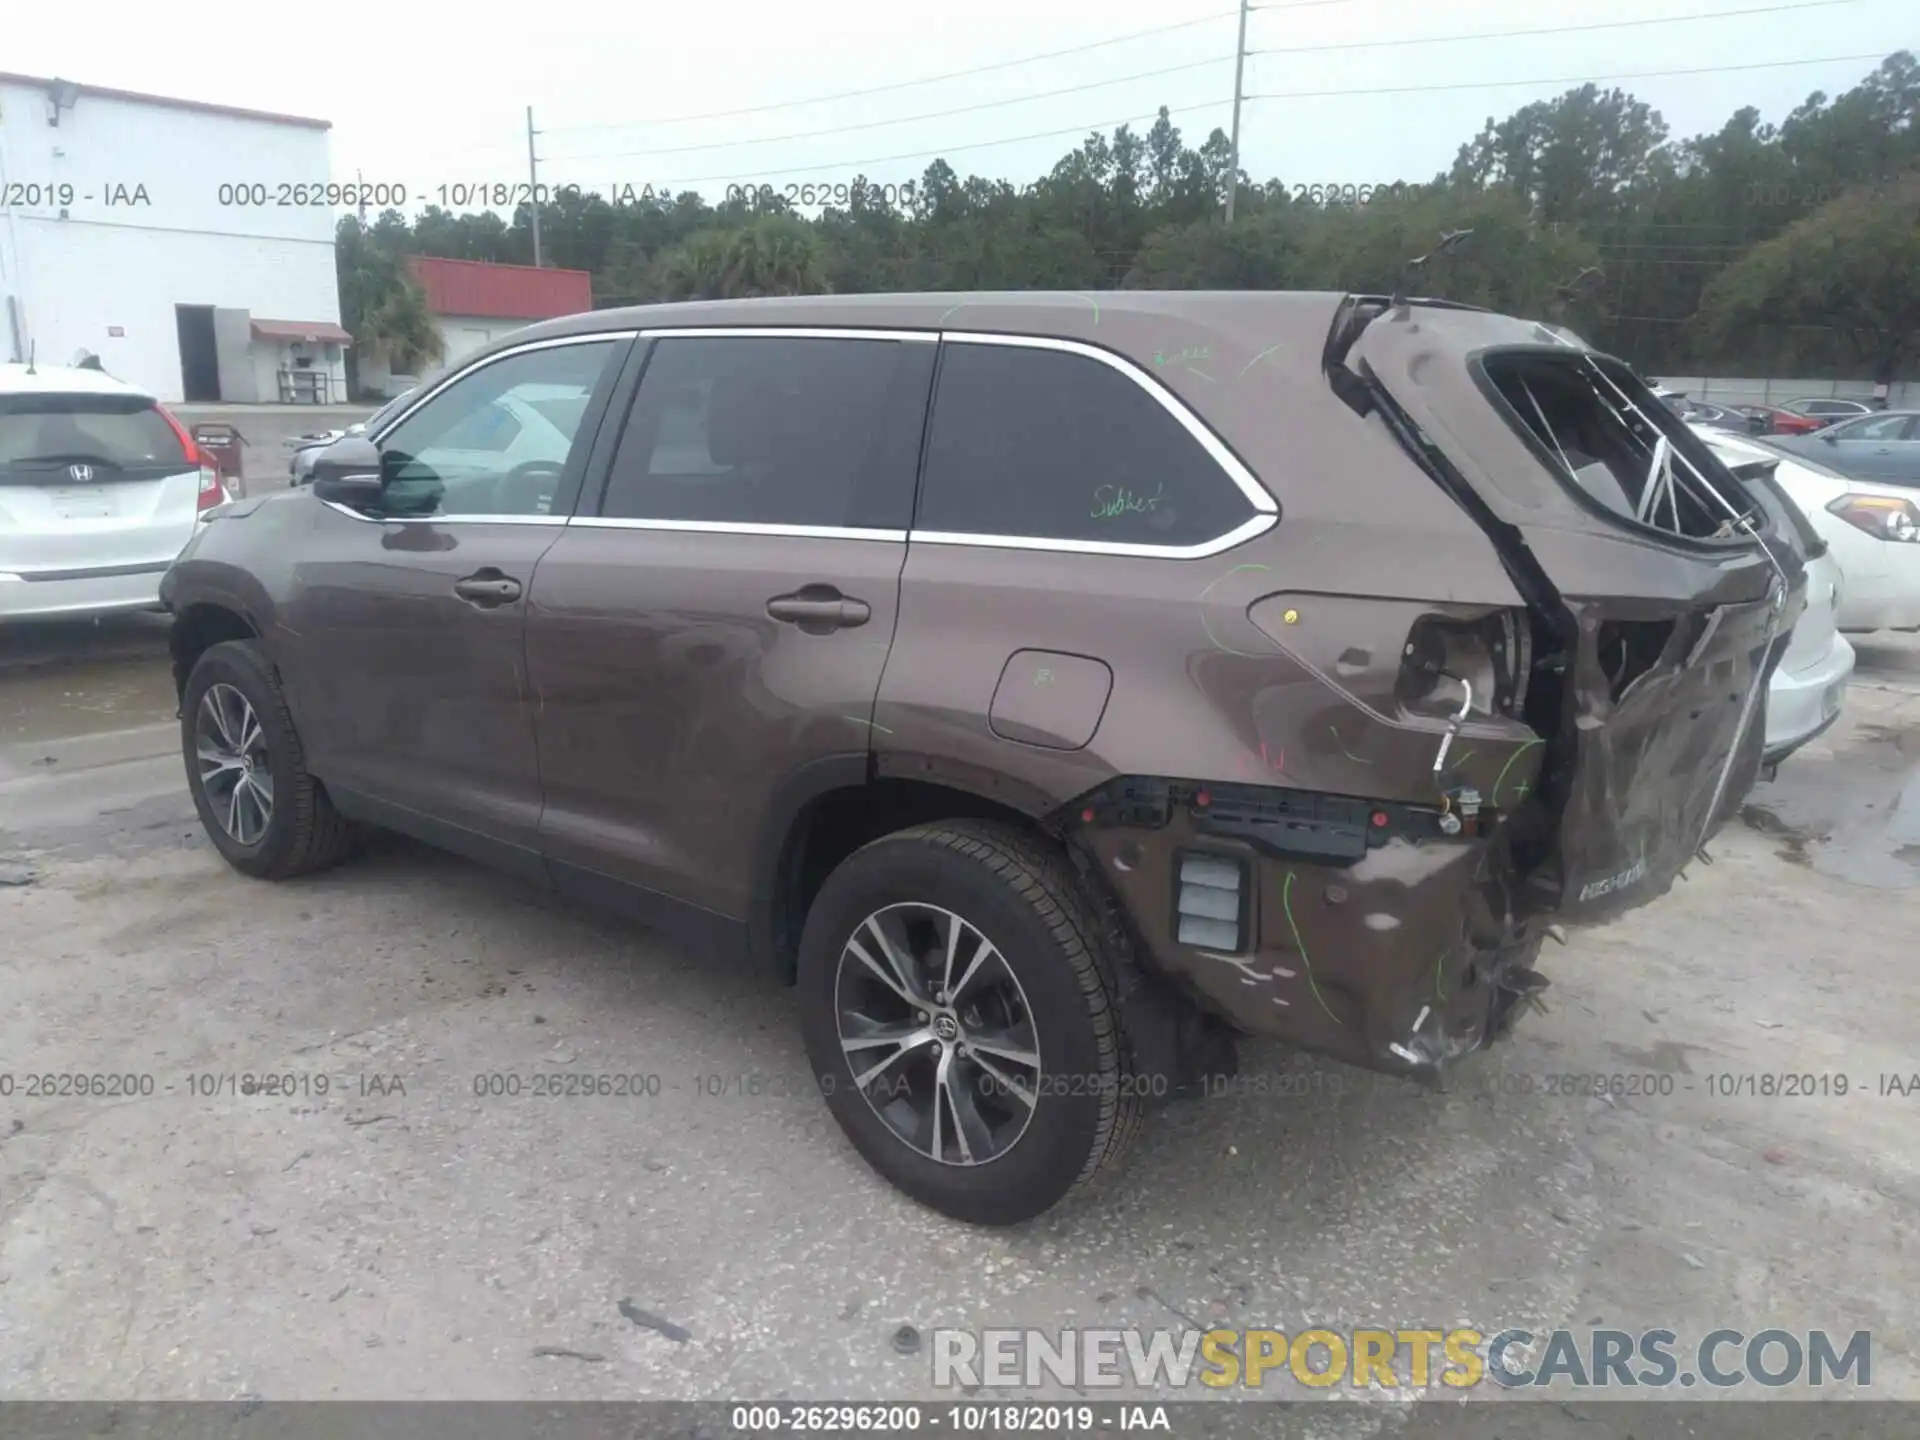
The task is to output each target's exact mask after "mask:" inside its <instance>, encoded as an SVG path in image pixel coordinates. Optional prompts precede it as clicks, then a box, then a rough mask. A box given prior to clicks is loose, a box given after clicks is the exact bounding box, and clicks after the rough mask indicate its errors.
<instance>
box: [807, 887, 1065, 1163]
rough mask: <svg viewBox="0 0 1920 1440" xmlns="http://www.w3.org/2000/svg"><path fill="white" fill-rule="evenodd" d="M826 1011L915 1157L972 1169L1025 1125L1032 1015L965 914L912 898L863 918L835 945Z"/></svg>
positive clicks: (1035, 1071)
mask: <svg viewBox="0 0 1920 1440" xmlns="http://www.w3.org/2000/svg"><path fill="white" fill-rule="evenodd" d="M834 1013H835V1017H836V1020H837V1023H838V1025H839V1033H840V1047H841V1049H842V1050H843V1051H844V1052H845V1054H846V1057H847V1066H848V1068H849V1069H850V1070H851V1071H852V1072H853V1078H854V1084H855V1086H856V1087H857V1088H858V1089H859V1091H860V1093H861V1094H862V1096H864V1097H865V1099H866V1101H867V1103H868V1104H869V1105H871V1106H872V1107H873V1111H874V1113H875V1114H876V1115H878V1116H879V1117H880V1119H881V1120H882V1121H884V1122H885V1123H886V1125H887V1127H888V1128H889V1129H891V1130H892V1131H893V1133H894V1134H895V1135H896V1136H898V1137H899V1138H900V1139H901V1140H902V1141H904V1142H905V1143H906V1144H907V1145H909V1146H911V1147H912V1148H913V1149H915V1150H917V1151H918V1152H919V1153H920V1154H922V1155H925V1156H927V1157H928V1158H929V1159H932V1160H937V1161H939V1162H940V1163H941V1164H943V1165H979V1164H983V1163H984V1162H986V1161H989V1160H994V1159H997V1158H999V1157H1000V1156H1001V1155H1004V1154H1005V1153H1006V1152H1007V1151H1008V1150H1010V1149H1012V1148H1013V1146H1014V1145H1015V1144H1016V1143H1017V1142H1018V1141H1019V1139H1020V1137H1021V1136H1022V1135H1023V1134H1025V1133H1026V1129H1027V1125H1028V1122H1029V1121H1031V1120H1032V1118H1033V1111H1034V1106H1035V1104H1036V1103H1037V1101H1038V1097H1039V1095H1040V1094H1041V1080H1040V1077H1041V1069H1040V1041H1039V1036H1038V1034H1037V1033H1036V1032H1035V1028H1034V1022H1033V1011H1032V1008H1031V1007H1030V1006H1029V1005H1028V1004H1027V996H1026V992H1025V991H1024V990H1023V989H1021V986H1020V980H1019V977H1017V976H1016V975H1015V974H1014V973H1013V970H1012V969H1011V968H1010V967H1009V966H1008V964H1007V961H1006V957H1005V956H1003V955H1002V954H1001V953H1000V950H999V948H998V947H997V946H995V945H994V943H993V942H992V941H991V940H989V939H988V938H987V937H986V936H985V935H983V934H982V933H981V932H980V931H979V929H977V928H976V927H975V926H974V925H973V924H971V923H970V922H969V921H967V920H965V919H964V918H962V917H961V916H959V915H956V914H955V913H954V912H953V911H951V910H945V909H942V908H940V907H939V906H937V905H923V904H918V903H908V904H899V905H889V906H886V907H885V908H884V909H880V910H876V911H875V912H873V913H872V914H871V915H869V916H867V918H866V919H865V920H862V921H861V922H860V924H859V925H858V926H856V927H855V928H854V931H853V934H852V935H850V936H849V937H848V939H847V942H846V944H845V946H844V947H842V949H841V952H840V960H839V965H838V967H837V970H836V973H835V978H834Z"/></svg>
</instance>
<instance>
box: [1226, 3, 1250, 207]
mask: <svg viewBox="0 0 1920 1440" xmlns="http://www.w3.org/2000/svg"><path fill="white" fill-rule="evenodd" d="M1246 68H1247V0H1240V39H1239V40H1238V41H1237V42H1236V43H1235V45H1234V47H1233V142H1232V151H1231V158H1230V159H1229V160H1228V161H1227V224H1229V225H1231V224H1232V223H1233V197H1234V196H1235V195H1236V194H1237V193H1239V190H1240V77H1241V76H1242V75H1243V74H1244V73H1245V72H1246Z"/></svg>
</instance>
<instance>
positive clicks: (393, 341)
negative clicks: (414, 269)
mask: <svg viewBox="0 0 1920 1440" xmlns="http://www.w3.org/2000/svg"><path fill="white" fill-rule="evenodd" d="M366 331H367V333H366V335H365V336H364V337H359V336H356V338H357V339H363V340H364V343H368V344H370V345H371V346H372V348H373V350H374V351H375V352H376V353H379V354H382V355H385V356H386V357H387V364H388V367H389V368H390V369H392V371H393V372H394V373H395V374H396V375H418V374H419V373H420V369H419V367H420V366H421V365H422V364H424V363H426V362H427V361H430V360H439V359H440V358H441V357H442V356H443V355H444V354H445V353H446V341H445V339H444V337H443V336H442V335H441V333H440V327H439V326H438V325H436V324H434V323H433V312H432V311H430V310H428V309H427V292H426V291H425V290H423V289H421V288H420V286H419V285H418V284H416V283H415V282H414V281H413V280H411V279H407V278H400V279H399V280H398V282H397V283H396V284H395V285H394V286H393V288H392V289H390V290H389V291H388V292H387V294H386V298H385V299H383V300H382V301H381V302H380V304H379V306H378V307H377V308H376V309H375V310H374V312H373V313H372V314H371V315H370V316H368V317H367V323H366Z"/></svg>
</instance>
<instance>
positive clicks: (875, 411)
mask: <svg viewBox="0 0 1920 1440" xmlns="http://www.w3.org/2000/svg"><path fill="white" fill-rule="evenodd" d="M934 348H935V347H934V346H933V345H932V344H931V343H930V342H926V341H916V340H887V339H866V338H855V337H851V336H850V337H847V338H844V339H843V338H839V337H830V336H792V337H789V336H775V335H742V336H732V335H726V336H686V337H680V338H676V337H673V336H666V337H664V338H662V339H660V340H657V341H656V342H655V343H654V349H653V353H652V355H651V356H649V357H648V360H647V368H646V372H645V374H644V375H643V376H642V377H641V381H640V389H639V393H638V394H637V395H636V396H635V398H634V403H633V409H632V412H631V413H630V414H629V416H628V417H627V425H626V429H625V431H624V432H623V433H622V434H621V437H620V445H619V448H618V450H617V451H616V452H615V454H614V460H613V466H612V469H611V471H610V473H609V474H608V477H607V488H606V494H605V497H604V499H603V500H602V503H601V507H600V513H601V515H603V516H605V517H607V518H610V519H621V520H654V521H662V522H680V523H682V524H687V525H691V526H697V525H701V524H708V525H728V526H732V525H780V526H795V525H798V526H813V527H822V528H830V529H868V530H871V529H880V530H905V529H906V528H907V524H908V522H909V520H910V519H911V517H912V513H913V482H914V472H915V468H916V465H917V463H918V460H919V454H920V437H921V431H922V429H923V428H924V426H925V422H926V408H927V390H928V387H929V385H930V384H931V382H932V377H933V360H934Z"/></svg>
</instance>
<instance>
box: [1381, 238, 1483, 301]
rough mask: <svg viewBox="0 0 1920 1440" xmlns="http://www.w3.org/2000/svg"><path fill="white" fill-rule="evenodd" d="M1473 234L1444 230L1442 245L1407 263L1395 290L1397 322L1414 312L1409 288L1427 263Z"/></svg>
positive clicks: (1441, 239) (1394, 299)
mask: <svg viewBox="0 0 1920 1440" xmlns="http://www.w3.org/2000/svg"><path fill="white" fill-rule="evenodd" d="M1471 234H1473V231H1471V230H1443V231H1441V232H1440V243H1439V244H1438V245H1435V246H1434V247H1433V249H1431V250H1429V251H1428V252H1427V253H1426V254H1424V255H1416V256H1415V257H1414V258H1413V259H1411V260H1409V261H1408V262H1407V268H1406V269H1405V271H1404V272H1402V274H1401V276H1400V284H1399V285H1398V286H1397V287H1396V288H1395V290H1394V295H1393V301H1392V308H1393V309H1395V310H1397V311H1398V312H1399V313H1398V314H1397V315H1395V316H1394V318H1395V319H1396V320H1404V319H1406V318H1407V316H1408V315H1409V314H1410V313H1411V312H1412V305H1411V302H1410V301H1409V300H1408V298H1407V287H1408V285H1409V284H1410V283H1411V282H1412V281H1414V280H1417V279H1418V278H1419V277H1420V275H1421V273H1422V272H1423V271H1424V270H1425V268H1426V265H1427V262H1428V261H1429V260H1432V259H1434V258H1436V257H1437V256H1441V255H1444V254H1446V253H1447V252H1448V251H1449V250H1452V249H1453V248H1454V247H1455V246H1456V245H1458V244H1459V243H1460V242H1461V241H1462V240H1464V239H1466V238H1467V237H1468V236H1469V235H1471Z"/></svg>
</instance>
